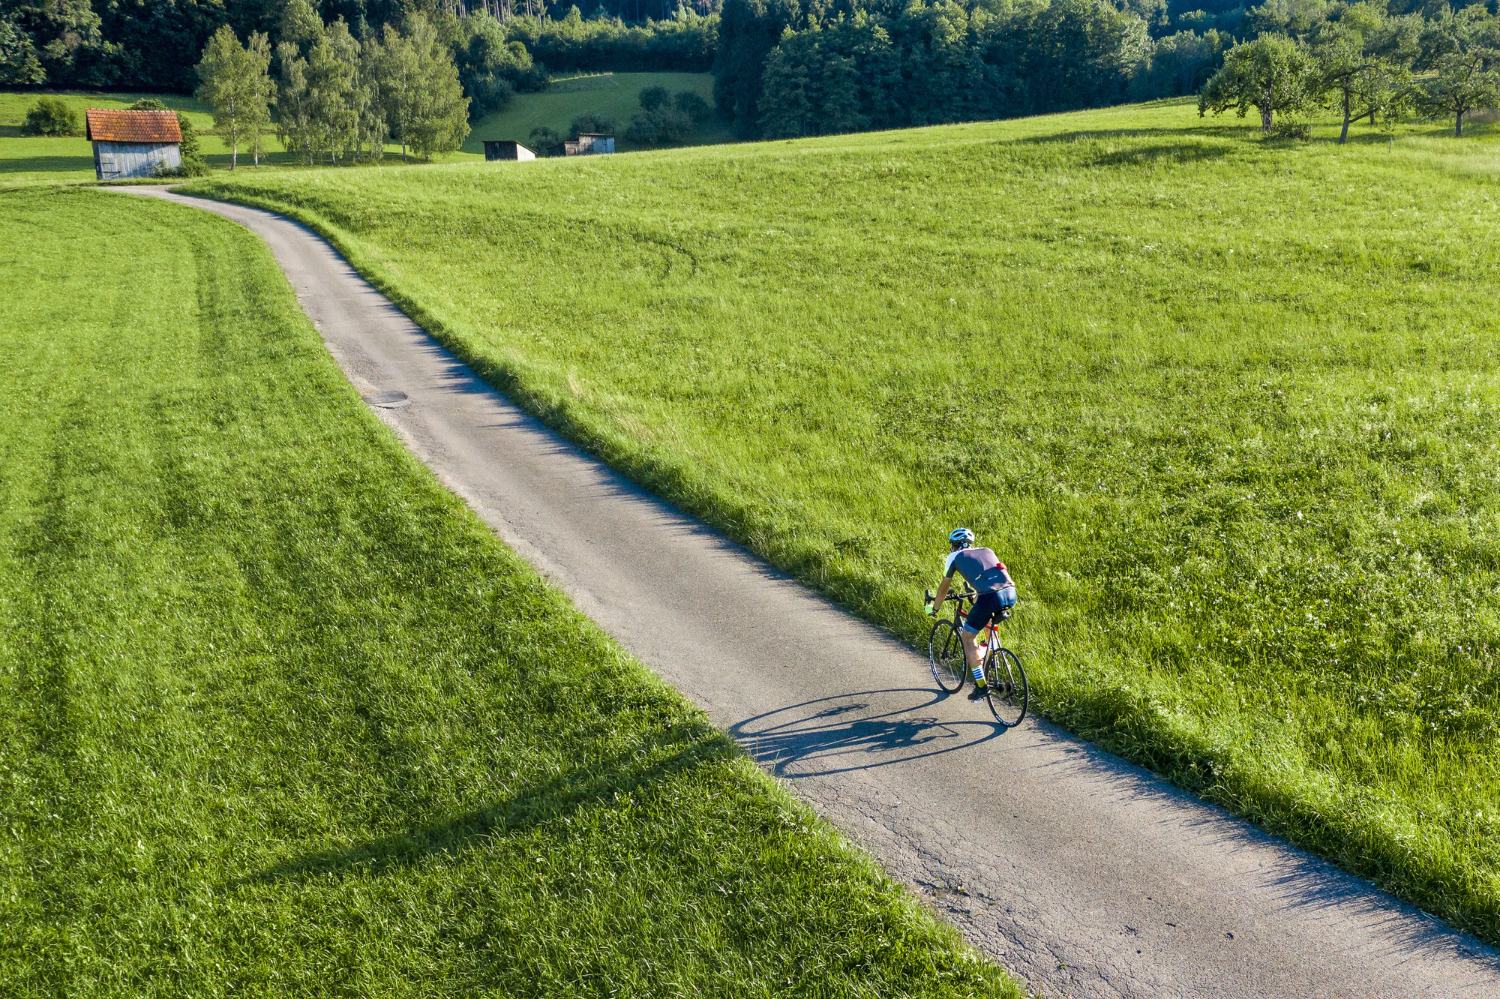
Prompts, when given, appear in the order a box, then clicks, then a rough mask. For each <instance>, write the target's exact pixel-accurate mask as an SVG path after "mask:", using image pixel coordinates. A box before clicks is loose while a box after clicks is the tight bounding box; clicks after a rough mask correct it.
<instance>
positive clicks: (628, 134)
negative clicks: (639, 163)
mask: <svg viewBox="0 0 1500 999" xmlns="http://www.w3.org/2000/svg"><path fill="white" fill-rule="evenodd" d="M692 130H693V119H691V118H689V117H688V116H687V115H685V114H683V113H682V112H681V111H679V110H677V109H676V108H675V107H672V106H670V105H662V106H660V107H658V108H657V109H656V110H655V111H639V112H637V113H636V115H635V117H633V118H631V119H630V127H629V128H627V129H626V130H625V138H627V139H629V140H630V141H631V142H635V143H638V144H640V145H642V146H665V145H670V144H672V143H674V142H681V141H682V139H683V137H684V136H685V135H687V134H688V132H690V131H692Z"/></svg>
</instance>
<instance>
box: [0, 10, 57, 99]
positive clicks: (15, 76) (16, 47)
mask: <svg viewBox="0 0 1500 999" xmlns="http://www.w3.org/2000/svg"><path fill="white" fill-rule="evenodd" d="M46 79H47V71H46V70H45V69H43V68H42V60H41V57H40V56H39V54H38V53H37V50H36V45H35V44H33V42H32V40H31V35H30V34H28V33H27V31H26V29H25V28H24V27H22V26H21V20H20V18H19V17H17V16H16V14H15V13H14V12H12V13H10V14H7V15H5V16H4V17H3V18H0V84H3V85H5V86H22V87H29V86H34V85H36V84H38V83H41V82H43V81H44V80H46Z"/></svg>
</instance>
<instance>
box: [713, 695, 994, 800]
mask: <svg viewBox="0 0 1500 999" xmlns="http://www.w3.org/2000/svg"><path fill="white" fill-rule="evenodd" d="M947 697H948V695H946V694H943V693H941V692H939V691H934V690H930V689H927V690H924V689H921V688H915V687H897V688H891V689H886V690H865V691H860V692H858V693H850V694H838V695H835V696H833V697H821V698H818V699H816V700H812V701H802V702H800V703H798V704H789V705H787V706H786V707H781V708H775V709H773V710H771V711H767V712H764V713H762V714H758V715H755V716H754V717H751V718H746V719H745V720H744V721H740V722H736V723H735V724H734V725H732V726H730V729H729V734H730V735H731V736H733V737H734V740H735V741H736V742H738V743H739V744H740V745H741V746H743V747H744V749H745V751H746V752H748V753H749V754H750V756H751V757H752V758H754V759H755V761H756V762H757V763H759V764H760V765H761V766H763V767H766V768H767V769H769V770H770V771H771V773H773V774H774V775H776V776H777V777H785V778H788V779H797V778H802V777H826V776H829V775H832V774H842V773H849V772H851V771H855V770H872V769H875V768H876V767H884V766H890V765H892V764H895V763H906V762H909V761H911V760H920V759H923V758H925V757H930V756H940V755H942V754H944V753H952V752H957V751H958V750H961V749H969V748H972V747H974V746H978V745H980V744H981V743H985V742H988V741H989V740H991V739H993V738H996V737H997V736H1000V735H1003V734H1004V733H1005V732H1006V731H1008V729H1007V728H1006V727H1005V726H1003V725H1000V724H998V723H995V722H988V721H983V720H979V719H976V720H973V721H948V720H944V719H940V718H938V717H937V716H936V714H935V713H923V712H924V711H926V710H927V709H931V708H933V707H935V706H936V705H937V704H938V703H939V702H941V701H944V700H946V699H947Z"/></svg>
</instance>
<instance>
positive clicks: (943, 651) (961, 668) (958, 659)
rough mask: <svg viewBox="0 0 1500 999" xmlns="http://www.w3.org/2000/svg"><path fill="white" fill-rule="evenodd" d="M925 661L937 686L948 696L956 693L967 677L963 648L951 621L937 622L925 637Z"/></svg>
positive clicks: (967, 669) (967, 670)
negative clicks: (930, 667) (930, 665)
mask: <svg viewBox="0 0 1500 999" xmlns="http://www.w3.org/2000/svg"><path fill="white" fill-rule="evenodd" d="M927 661H928V662H930V663H931V664H932V678H933V679H934V680H936V681H937V685H938V686H939V687H941V688H942V689H943V690H945V691H947V692H948V693H950V694H956V693H958V691H959V689H960V688H962V687H963V685H964V677H966V676H968V675H969V667H968V664H966V663H965V662H964V647H963V643H962V642H960V641H959V638H958V632H956V631H954V630H953V622H952V621H939V622H937V623H936V624H934V625H933V626H932V633H931V634H929V635H928V636H927Z"/></svg>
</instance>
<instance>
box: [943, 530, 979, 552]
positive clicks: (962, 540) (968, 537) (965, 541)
mask: <svg viewBox="0 0 1500 999" xmlns="http://www.w3.org/2000/svg"><path fill="white" fill-rule="evenodd" d="M948 543H949V544H950V545H962V546H963V547H965V548H967V547H969V546H970V545H972V544H973V543H974V532H973V531H971V530H969V529H968V528H967V527H960V528H959V529H958V530H956V531H954V532H953V533H952V534H950V535H948Z"/></svg>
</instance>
